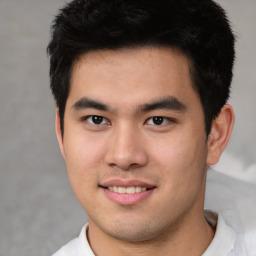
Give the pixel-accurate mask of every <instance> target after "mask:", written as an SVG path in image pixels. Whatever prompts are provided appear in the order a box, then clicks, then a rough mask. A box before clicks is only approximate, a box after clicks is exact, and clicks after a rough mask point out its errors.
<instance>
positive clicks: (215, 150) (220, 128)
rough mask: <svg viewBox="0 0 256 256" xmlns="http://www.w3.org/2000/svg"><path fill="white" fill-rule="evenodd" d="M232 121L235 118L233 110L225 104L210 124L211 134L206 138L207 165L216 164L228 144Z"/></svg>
mask: <svg viewBox="0 0 256 256" xmlns="http://www.w3.org/2000/svg"><path fill="white" fill-rule="evenodd" d="M234 120H235V116H234V111H233V108H232V106H231V105H229V104H226V105H225V106H224V107H223V108H222V110H221V112H220V114H219V115H218V116H217V117H216V118H215V120H214V121H213V123H212V128H211V132H210V134H209V137H208V154H207V164H208V165H214V164H216V163H217V162H218V160H219V158H220V156H221V154H222V152H223V151H224V149H225V147H226V146H227V144H228V141H229V138H230V136H231V133H232V129H233V125H234Z"/></svg>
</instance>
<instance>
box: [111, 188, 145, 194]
mask: <svg viewBox="0 0 256 256" xmlns="http://www.w3.org/2000/svg"><path fill="white" fill-rule="evenodd" d="M108 189H109V190H110V191H114V192H116V193H120V194H134V193H140V192H142V191H146V190H147V188H145V187H128V188H125V187H116V186H113V187H108Z"/></svg>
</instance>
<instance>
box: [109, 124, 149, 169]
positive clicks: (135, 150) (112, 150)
mask: <svg viewBox="0 0 256 256" xmlns="http://www.w3.org/2000/svg"><path fill="white" fill-rule="evenodd" d="M107 162H108V164H109V165H112V166H117V167H119V168H120V169H123V170H126V169H130V168H131V167H132V166H133V167H135V166H137V167H138V166H143V165H145V164H146V162H147V154H146V151H145V148H144V145H143V139H142V134H141V131H140V128H139V127H137V126H136V125H132V124H130V123H129V122H122V123H120V124H119V125H118V126H116V127H115V128H114V129H113V131H112V133H111V136H110V142H109V150H108V152H107Z"/></svg>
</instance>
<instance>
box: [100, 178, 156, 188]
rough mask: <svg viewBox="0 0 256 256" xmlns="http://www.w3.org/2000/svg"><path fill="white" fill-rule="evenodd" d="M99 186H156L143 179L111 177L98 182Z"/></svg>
mask: <svg viewBox="0 0 256 256" xmlns="http://www.w3.org/2000/svg"><path fill="white" fill-rule="evenodd" d="M100 186H101V187H106V188H107V187H114V186H116V187H126V188H128V187H145V188H155V187H156V186H155V185H153V184H150V183H148V182H145V181H141V180H136V179H133V180H122V179H112V180H108V181H105V182H103V183H101V184H100Z"/></svg>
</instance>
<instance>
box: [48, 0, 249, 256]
mask: <svg viewBox="0 0 256 256" xmlns="http://www.w3.org/2000/svg"><path fill="white" fill-rule="evenodd" d="M48 51H49V54H50V57H51V67H50V76H51V88H52V91H53V94H54V97H55V99H56V103H57V112H56V132H57V137H58V141H59V145H60V149H61V152H62V155H63V157H64V159H65V161H66V165H67V170H68V174H69V179H70V183H71V186H72V188H73V190H74V192H75V194H76V196H77V198H78V200H79V202H80V203H81V205H82V206H83V208H84V209H85V211H86V213H87V214H88V224H87V225H85V226H84V227H83V229H82V231H81V234H80V236H79V238H76V239H74V240H72V241H71V242H70V243H68V244H67V245H65V246H64V247H62V248H61V249H60V250H59V251H58V252H57V253H56V254H54V255H55V256H59V255H76V256H78V255H99V256H107V255H175V256H179V255H204V256H210V255H216V256H217V255H218V256H219V255H228V256H231V255H246V254H245V253H246V250H247V247H246V244H245V243H244V241H243V238H241V236H239V234H237V231H236V229H235V228H234V227H232V225H230V224H229V223H227V221H226V220H225V219H224V218H223V217H222V215H221V214H218V213H214V212H211V211H204V198H205V187H206V174H207V166H208V165H213V164H215V163H217V161H218V159H219V157H220V155H221V153H222V152H223V150H224V148H225V146H226V145H227V143H228V140H229V137H230V134H231V131H232V127H233V123H234V114H233V110H232V107H231V106H230V105H229V104H227V100H228V98H229V92H230V84H231V80H232V68H233V61H234V55H235V54H234V36H233V34H232V31H231V29H230V26H229V22H228V20H227V18H226V15H225V12H224V11H223V9H222V8H221V7H220V6H219V5H217V4H216V3H215V2H213V1H211V0H182V1H174V0H158V1H154V0H147V1H138V0H136V1H135V0H129V1H128V0H110V1H97V0H75V1H71V2H70V3H69V4H67V5H66V6H65V7H64V8H63V9H62V10H61V11H60V13H59V14H58V16H57V17H56V19H55V21H54V24H53V27H52V39H51V42H50V44H49V46H48Z"/></svg>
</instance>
